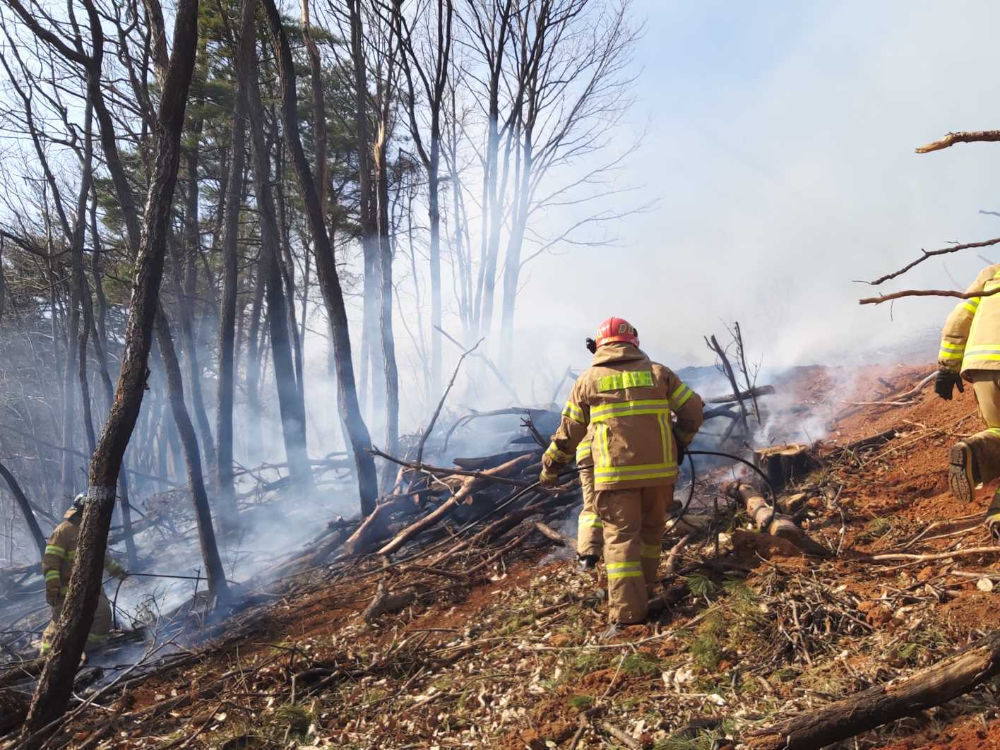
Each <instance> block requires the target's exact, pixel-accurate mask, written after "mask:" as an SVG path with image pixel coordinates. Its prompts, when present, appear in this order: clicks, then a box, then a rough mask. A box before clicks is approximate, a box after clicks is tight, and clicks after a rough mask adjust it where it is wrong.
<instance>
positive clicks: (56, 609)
mask: <svg viewBox="0 0 1000 750" xmlns="http://www.w3.org/2000/svg"><path fill="white" fill-rule="evenodd" d="M83 501H84V496H83V495H77V497H76V500H74V501H73V505H72V506H71V507H70V509H69V510H67V511H66V514H65V515H64V516H63V522H62V523H60V524H59V525H58V526H56V528H55V531H53V532H52V536H50V537H49V541H48V544H47V545H46V546H45V555H44V557H42V574H43V575H44V576H45V601H46V602H48V605H49V607H50V608H51V609H52V621H51V622H49V624H48V627H46V628H45V632H44V633H42V648H41V653H42V656H45V655H46V654H48V653H49V650H50V649H51V648H52V639H53V637H54V636H55V633H56V626H57V624H58V623H59V616H60V615H61V614H62V606H63V602H64V601H65V600H66V591H67V589H68V588H69V576H70V573H72V571H73V561H74V559H75V558H76V544H77V540H78V539H79V538H80V521H81V520H82V519H83ZM104 567H105V569H106V570H107V571H108V573H110V574H111V575H113V576H114V577H115V578H125V576H126V573H125V569H124V568H122V567H121V566H120V565H119V564H118V563H116V562H115V561H114V560H112V559H111V558H110V557H108V558H105V561H104ZM110 632H111V604H110V603H109V602H108V597H107V596H105V595H104V590H103V589H102V590H101V592H100V595H99V597H98V599H97V609H96V610H95V611H94V624H93V625H91V626H90V634H89V635H88V636H87V645H86V647H85V649H84V653H87V652H90V651H93V650H94V649H97V648H100V647H101V646H103V645H104V644H105V643H106V642H107V640H108V634H109V633H110Z"/></svg>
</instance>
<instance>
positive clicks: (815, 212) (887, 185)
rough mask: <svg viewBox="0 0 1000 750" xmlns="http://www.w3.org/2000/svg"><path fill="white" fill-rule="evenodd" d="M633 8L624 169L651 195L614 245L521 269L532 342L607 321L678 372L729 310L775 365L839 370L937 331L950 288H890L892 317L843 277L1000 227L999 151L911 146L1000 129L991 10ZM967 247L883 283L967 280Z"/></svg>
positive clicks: (573, 342)
mask: <svg viewBox="0 0 1000 750" xmlns="http://www.w3.org/2000/svg"><path fill="white" fill-rule="evenodd" d="M635 9H636V11H637V12H640V13H642V14H644V15H645V16H646V18H647V21H646V23H645V32H644V36H643V39H642V41H641V43H640V47H639V49H638V51H637V55H636V58H637V59H636V64H637V66H640V67H641V73H640V75H639V78H638V81H637V91H636V94H637V97H638V103H637V105H636V108H635V111H634V113H633V116H632V118H631V119H632V121H633V122H634V124H635V126H636V128H641V127H642V126H643V125H644V124H648V129H649V136H648V137H647V139H646V141H645V143H644V145H643V146H642V148H641V151H640V152H639V153H637V154H635V157H634V158H633V159H632V162H631V164H632V168H631V169H630V171H629V173H628V175H627V178H628V179H629V180H631V181H632V182H633V183H635V184H642V185H645V186H646V188H647V192H649V193H656V194H659V195H660V196H661V200H660V202H659V204H658V205H657V206H656V208H655V209H654V210H652V211H650V212H649V213H647V214H645V215H642V216H637V217H634V218H632V219H630V220H628V221H627V222H626V224H624V225H623V226H622V227H621V228H620V234H621V239H622V247H619V248H611V249H572V250H569V251H567V253H566V254H564V255H560V256H557V257H548V258H544V259H541V260H539V261H537V262H536V264H535V265H533V266H531V267H529V272H530V277H531V281H530V284H529V285H528V286H527V288H526V289H525V291H524V293H523V297H522V303H521V308H520V313H519V315H518V324H519V327H520V328H521V330H522V332H523V335H524V340H525V341H528V342H530V341H533V340H535V341H537V339H536V338H535V336H534V335H533V334H534V333H537V334H541V333H542V331H543V330H548V331H550V332H552V331H556V332H558V334H557V335H558V337H559V339H560V340H559V341H558V342H556V344H555V350H554V351H551V353H552V355H553V356H556V355H557V352H558V351H559V350H561V349H562V347H563V345H566V346H567V347H568V348H567V350H566V351H567V354H568V355H569V354H571V355H572V357H571V358H572V360H573V361H574V363H576V364H580V363H582V362H585V361H586V353H585V352H583V350H582V348H581V345H580V343H579V341H578V339H582V337H583V336H585V335H591V331H592V329H594V328H595V327H596V326H597V324H598V323H599V322H600V321H601V320H602V319H603V318H605V317H607V316H608V315H621V316H626V317H628V318H629V319H630V320H631V321H632V322H633V323H634V324H635V325H636V326H637V327H638V328H639V330H640V333H641V334H642V335H643V345H644V347H645V348H647V349H648V350H649V351H650V353H651V354H654V355H656V356H657V357H659V358H661V359H664V360H667V361H668V362H671V361H675V362H678V363H679V364H687V363H690V362H691V361H692V360H705V359H708V355H707V351H704V344H703V343H702V340H701V336H702V335H703V334H705V333H710V332H715V333H722V332H723V328H722V323H721V322H720V320H725V321H731V320H733V319H739V320H740V321H741V323H742V324H743V325H744V327H745V330H746V332H747V334H748V337H749V339H750V345H751V348H755V349H765V350H766V352H767V354H766V360H767V361H768V362H769V363H770V364H779V363H794V362H803V363H805V362H813V361H824V362H831V361H834V362H835V361H836V360H837V353H838V352H842V351H844V350H845V349H848V348H851V347H857V348H863V349H870V348H872V347H873V346H874V345H876V344H879V343H884V342H885V341H887V340H892V339H893V338H903V337H906V336H908V335H910V334H912V333H913V332H914V331H916V330H921V329H926V328H928V327H938V326H940V324H941V323H942V322H943V318H944V315H946V314H947V311H948V310H949V309H950V307H951V305H952V304H953V302H948V301H943V300H935V299H931V300H927V299H914V300H904V301H901V302H897V303H896V305H895V309H894V311H893V316H892V317H893V318H894V321H893V320H891V319H890V310H889V306H888V304H886V305H883V306H880V307H859V306H858V304H857V300H858V299H859V298H860V297H862V296H870V292H871V289H870V288H868V287H865V286H862V285H859V284H855V283H852V280H853V279H870V278H874V277H876V276H879V275H881V274H882V273H885V272H887V271H891V270H895V269H896V268H897V267H899V266H901V265H903V264H904V263H906V262H907V261H909V260H910V259H912V258H913V257H915V256H916V255H917V254H918V253H919V250H920V248H921V247H925V248H927V249H931V248H936V247H941V246H944V245H946V244H947V243H948V241H951V240H954V241H961V242H968V241H974V240H981V239H986V238H990V237H994V236H1000V218H996V217H991V216H981V215H979V214H978V211H979V209H988V210H1000V196H997V195H996V190H997V187H998V185H1000V179H997V178H996V177H995V174H994V173H995V172H996V171H997V167H998V166H1000V144H996V145H991V144H972V145H964V146H958V147H954V148H952V149H949V150H946V151H942V152H938V153H934V154H928V155H923V156H919V155H916V154H915V153H914V151H913V150H914V148H915V147H916V146H919V145H921V144H923V143H926V142H928V141H932V140H935V139H937V138H939V137H940V136H942V135H944V134H945V133H946V132H948V131H949V130H979V129H988V128H995V127H998V126H1000V111H998V110H1000V104H998V98H997V84H996V83H995V80H996V71H997V70H998V69H1000V48H998V47H997V45H996V41H995V32H996V29H997V28H1000V7H998V6H997V5H996V4H995V3H988V2H950V3H947V4H945V3H941V2H913V1H912V0H908V1H907V2H884V1H883V2H877V3H872V2H837V3H829V2H758V3H736V2H668V1H666V0H637V2H636V8H635ZM974 252H975V251H965V253H964V254H961V255H960V256H959V255H956V256H950V259H949V260H948V261H947V263H946V264H945V263H942V262H941V261H931V262H928V263H927V264H926V266H925V267H924V268H922V269H921V270H918V271H915V272H911V273H910V274H909V275H907V276H906V277H905V279H904V282H905V283H901V284H900V285H899V286H896V287H891V289H899V288H912V287H938V288H941V287H944V288H954V287H955V286H956V283H957V285H960V286H961V287H963V288H964V287H965V286H966V285H968V284H969V283H971V281H972V280H973V278H974V277H975V274H976V273H977V272H978V270H979V268H981V266H982V265H983V262H982V261H981V260H980V259H979V258H978V257H977V256H976V255H975V254H974ZM986 256H987V257H993V258H996V259H998V260H1000V250H997V251H996V252H993V253H990V252H989V251H987V252H986ZM949 273H950V274H951V276H952V277H953V278H954V281H952V279H950V278H949ZM891 289H890V290H891ZM531 329H534V331H531ZM935 355H936V351H928V353H927V359H928V361H932V360H934V359H935ZM529 358H530V357H529ZM520 362H521V363H522V364H525V358H524V355H523V354H522V356H521V358H520Z"/></svg>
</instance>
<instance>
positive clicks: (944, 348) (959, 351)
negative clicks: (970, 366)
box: [938, 341, 965, 359]
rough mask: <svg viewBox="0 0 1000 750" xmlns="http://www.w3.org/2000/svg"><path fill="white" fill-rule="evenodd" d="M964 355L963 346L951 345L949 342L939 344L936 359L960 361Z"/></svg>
mask: <svg viewBox="0 0 1000 750" xmlns="http://www.w3.org/2000/svg"><path fill="white" fill-rule="evenodd" d="M964 355H965V344H953V343H952V342H950V341H942V342H941V351H940V352H939V354H938V359H962V357H963V356H964Z"/></svg>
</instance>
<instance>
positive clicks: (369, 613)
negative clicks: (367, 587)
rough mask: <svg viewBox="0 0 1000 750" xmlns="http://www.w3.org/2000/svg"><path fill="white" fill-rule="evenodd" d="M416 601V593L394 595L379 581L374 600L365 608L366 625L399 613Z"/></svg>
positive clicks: (410, 590) (410, 591)
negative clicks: (393, 613) (382, 617)
mask: <svg viewBox="0 0 1000 750" xmlns="http://www.w3.org/2000/svg"><path fill="white" fill-rule="evenodd" d="M416 600H417V592H416V591H413V590H412V589H409V590H407V591H402V592H399V593H395V594H394V593H392V592H390V591H388V590H387V589H386V587H385V584H384V583H382V582H381V581H379V584H378V589H376V591H375V598H374V599H372V601H371V604H369V605H368V606H367V607H366V608H365V611H364V613H363V614H362V617H363V618H364V621H365V622H366V623H368V624H369V625H371V624H372V623H373V622H375V620H377V619H378V618H379V617H381V616H382V615H387V614H391V613H392V612H398V611H399V610H401V609H404V608H405V607H408V606H410V605H411V604H413V602H415V601H416Z"/></svg>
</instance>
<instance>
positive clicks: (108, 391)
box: [81, 129, 163, 568]
mask: <svg viewBox="0 0 1000 750" xmlns="http://www.w3.org/2000/svg"><path fill="white" fill-rule="evenodd" d="M88 132H89V129H88ZM91 195H92V197H91V201H90V234H91V237H92V241H93V243H94V259H93V263H92V272H93V276H94V291H95V293H96V297H97V314H96V315H95V314H94V306H93V303H92V301H91V299H90V290H89V289H88V288H87V286H86V276H84V295H83V314H84V319H85V321H86V325H88V326H89V328H90V335H91V338H92V340H93V342H94V344H93V345H94V355H95V357H96V358H97V367H98V371H99V372H100V375H101V385H102V386H103V388H104V400H105V401H106V402H107V408H108V411H109V412H110V410H111V406H112V404H113V403H114V400H115V388H114V385H112V383H111V373H110V372H109V370H108V354H107V353H108V331H107V326H106V321H107V316H108V299H107V297H106V296H105V295H104V283H103V281H102V280H101V266H100V257H101V248H100V242H101V237H100V234H99V233H98V231H97V192H96V190H94V189H93V185H91ZM81 260H82V259H81ZM127 467H128V454H127V453H126V455H125V456H124V457H123V458H122V471H120V472H119V473H118V512H119V514H120V516H121V521H122V533H123V534H124V537H125V554H126V556H127V557H128V564H129V567H130V568H135V567H136V566H137V565H138V563H139V557H138V555H137V553H136V549H135V536H134V534H133V533H132V506H131V504H130V502H129V486H128V472H127ZM161 476H163V475H162V474H161Z"/></svg>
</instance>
